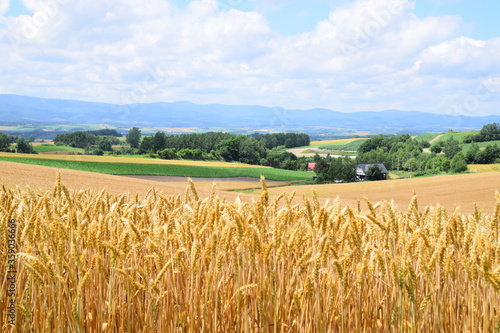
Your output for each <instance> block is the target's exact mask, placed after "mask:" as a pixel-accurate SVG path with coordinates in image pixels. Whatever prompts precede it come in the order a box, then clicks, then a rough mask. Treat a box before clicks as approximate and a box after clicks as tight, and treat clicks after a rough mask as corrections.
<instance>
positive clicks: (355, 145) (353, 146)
mask: <svg viewBox="0 0 500 333" xmlns="http://www.w3.org/2000/svg"><path fill="white" fill-rule="evenodd" d="M366 140H368V139H359V140H355V141H351V142H345V143H338V144H326V145H322V146H319V148H321V149H330V150H344V151H357V150H358V149H359V147H360V146H361V145H362V144H363V142H365V141H366Z"/></svg>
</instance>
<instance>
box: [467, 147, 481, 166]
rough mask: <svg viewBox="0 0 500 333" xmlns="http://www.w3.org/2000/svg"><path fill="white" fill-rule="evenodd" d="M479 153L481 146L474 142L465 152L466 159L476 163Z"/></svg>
mask: <svg viewBox="0 0 500 333" xmlns="http://www.w3.org/2000/svg"><path fill="white" fill-rule="evenodd" d="M478 154H479V146H478V145H477V143H472V144H471V145H470V147H469V149H468V150H467V152H466V153H465V161H466V162H467V163H468V164H473V163H476V160H477V158H478Z"/></svg>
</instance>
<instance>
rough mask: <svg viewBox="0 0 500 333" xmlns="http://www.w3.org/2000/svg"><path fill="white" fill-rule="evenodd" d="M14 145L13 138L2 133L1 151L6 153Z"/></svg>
mask: <svg viewBox="0 0 500 333" xmlns="http://www.w3.org/2000/svg"><path fill="white" fill-rule="evenodd" d="M11 143H12V140H11V137H10V136H8V135H7V134H5V133H2V132H0V151H5V150H7V149H9V146H10V144H11Z"/></svg>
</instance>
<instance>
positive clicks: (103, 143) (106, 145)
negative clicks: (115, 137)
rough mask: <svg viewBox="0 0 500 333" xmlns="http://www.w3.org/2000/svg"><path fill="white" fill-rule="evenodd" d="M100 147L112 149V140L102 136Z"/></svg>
mask: <svg viewBox="0 0 500 333" xmlns="http://www.w3.org/2000/svg"><path fill="white" fill-rule="evenodd" d="M99 149H100V150H103V151H112V150H113V147H112V146H111V141H110V140H109V139H108V138H107V137H104V138H102V139H101V142H99Z"/></svg>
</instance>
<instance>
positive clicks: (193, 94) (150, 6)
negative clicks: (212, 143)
mask: <svg viewBox="0 0 500 333" xmlns="http://www.w3.org/2000/svg"><path fill="white" fill-rule="evenodd" d="M44 1H49V0H25V1H24V4H25V6H26V7H28V8H30V9H31V10H33V11H34V14H33V15H31V16H28V15H22V16H20V17H17V18H12V17H9V18H2V17H0V50H1V51H2V54H6V56H5V58H4V59H3V62H4V64H5V66H2V67H0V73H1V75H0V93H18V94H28V95H30V94H32V95H36V96H51V97H56V98H80V99H85V100H94V101H105V102H112V103H116V102H149V101H175V100H190V101H192V102H198V103H228V104H262V105H269V106H283V107H294V108H312V107H328V108H333V109H337V110H341V111H356V110H381V109H388V108H401V109H414V110H423V111H434V112H446V109H447V103H449V101H452V100H454V99H456V98H458V97H459V95H457V91H460V92H461V93H462V94H467V92H468V91H471V90H473V89H474V83H473V81H474V80H480V79H481V78H482V77H484V76H485V75H486V74H487V75H489V76H495V75H497V76H500V68H499V65H498V63H497V61H496V59H495V56H496V55H498V54H499V52H500V38H499V39H492V40H489V41H476V40H473V39H470V38H464V37H461V36H460V35H459V31H460V27H461V24H462V22H461V20H460V18H459V17H457V16H442V17H427V18H417V17H416V16H415V15H413V13H412V11H413V9H414V2H412V1H406V0H358V1H355V2H352V3H350V4H347V5H345V6H342V7H339V8H337V9H335V10H333V11H332V12H331V13H330V15H329V16H328V19H326V20H323V21H321V22H318V23H317V25H316V27H315V28H314V29H313V30H312V31H305V32H303V33H301V34H298V35H293V36H287V37H284V36H282V35H280V34H279V33H277V32H274V31H272V30H271V29H270V27H269V24H268V23H267V21H266V18H265V16H264V14H262V13H259V12H243V11H240V10H237V9H231V10H227V11H220V10H219V9H218V8H219V7H218V3H217V1H215V0H197V1H192V2H191V3H190V4H189V5H188V6H187V7H183V8H179V7H176V6H174V5H172V4H170V3H169V2H168V1H165V0H143V1H141V2H137V1H135V0H123V1H120V2H118V3H117V2H116V1H112V0H103V1H99V2H94V1H90V2H89V1H83V0H72V1H67V0H50V3H51V4H53V6H52V7H51V8H52V9H50V8H49V9H47V7H46V4H47V3H49V2H44ZM259 1H260V0H259ZM282 2H283V3H280V4H279V5H284V4H285V3H286V2H287V1H285V0H284V1H282ZM43 4H45V5H43ZM54 4H57V5H58V6H57V7H55V5H54ZM0 13H1V11H0ZM4 51H5V52H4ZM471 81H472V83H471ZM495 96H496V95H492V96H491V98H490V100H489V102H491V103H492V102H493V101H496V100H495ZM491 103H490V104H489V103H486V101H485V102H484V103H483V104H482V107H484V108H485V109H484V110H483V112H498V111H495V110H494V109H493V104H491ZM486 108H488V109H486ZM489 108H491V109H489ZM479 111H481V110H479Z"/></svg>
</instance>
